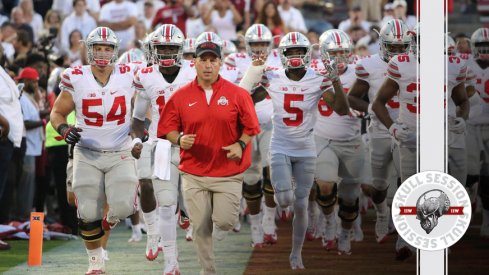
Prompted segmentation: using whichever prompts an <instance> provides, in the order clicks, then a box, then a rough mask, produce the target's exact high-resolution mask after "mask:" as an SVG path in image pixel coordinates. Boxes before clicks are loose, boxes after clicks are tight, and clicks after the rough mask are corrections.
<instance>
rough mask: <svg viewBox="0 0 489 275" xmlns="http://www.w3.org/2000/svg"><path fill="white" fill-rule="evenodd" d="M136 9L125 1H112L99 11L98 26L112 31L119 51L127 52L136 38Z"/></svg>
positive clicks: (132, 4)
mask: <svg viewBox="0 0 489 275" xmlns="http://www.w3.org/2000/svg"><path fill="white" fill-rule="evenodd" d="M137 15H138V13H137V7H136V5H135V4H134V3H132V2H129V1H127V0H114V1H112V2H110V3H108V4H106V5H104V6H103V7H102V9H100V22H99V25H101V26H105V27H108V28H110V29H112V30H113V31H114V32H115V34H116V35H117V38H118V39H119V40H120V41H121V42H120V49H119V50H120V51H121V52H124V51H125V50H127V49H128V48H129V47H130V45H131V43H132V42H133V41H134V38H135V37H136V33H135V31H134V25H135V24H136V22H137Z"/></svg>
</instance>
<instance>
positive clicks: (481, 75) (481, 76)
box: [467, 58, 489, 125]
mask: <svg viewBox="0 0 489 275" xmlns="http://www.w3.org/2000/svg"><path fill="white" fill-rule="evenodd" d="M467 67H468V68H470V70H471V71H472V72H473V74H474V75H475V77H474V80H473V81H472V83H473V86H474V88H475V90H476V91H477V93H478V94H479V95H480V97H481V99H482V102H481V103H482V104H481V105H482V106H480V109H481V112H482V113H481V114H479V115H477V116H474V117H469V120H468V122H469V123H471V124H475V125H478V124H489V67H487V68H485V69H483V68H481V67H480V66H479V64H477V62H476V60H475V59H474V58H469V59H468V60H467ZM471 107H472V106H471Z"/></svg>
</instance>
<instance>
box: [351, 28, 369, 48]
mask: <svg viewBox="0 0 489 275" xmlns="http://www.w3.org/2000/svg"><path fill="white" fill-rule="evenodd" d="M346 33H347V34H348V35H349V36H350V38H351V42H352V43H353V45H354V46H356V45H357V42H358V40H360V39H361V38H362V37H364V36H365V35H366V34H367V32H366V31H365V30H364V29H363V28H362V27H360V26H352V27H350V29H348V30H347V31H346Z"/></svg>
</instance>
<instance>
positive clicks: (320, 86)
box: [261, 68, 333, 157]
mask: <svg viewBox="0 0 489 275" xmlns="http://www.w3.org/2000/svg"><path fill="white" fill-rule="evenodd" d="M261 84H262V85H263V87H265V88H266V89H267V91H268V95H270V97H271V98H272V103H273V131H272V139H271V143H270V152H271V154H276V153H280V154H285V155H287V156H292V157H316V145H315V143H314V136H313V128H314V124H315V122H316V113H317V104H318V102H319V99H320V98H321V96H322V94H323V93H324V92H325V91H326V90H328V89H330V90H333V87H332V83H331V81H329V80H328V79H326V78H324V76H322V75H319V74H318V73H316V72H315V71H314V70H313V69H311V68H308V69H307V71H306V74H305V75H304V77H303V78H302V79H301V80H299V81H293V80H290V79H289V78H288V77H287V76H286V74H285V69H280V70H271V71H267V72H265V73H264V74H263V78H262V83H261Z"/></svg>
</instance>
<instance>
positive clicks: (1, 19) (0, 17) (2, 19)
mask: <svg viewBox="0 0 489 275" xmlns="http://www.w3.org/2000/svg"><path fill="white" fill-rule="evenodd" d="M8 21H9V18H8V17H7V16H6V15H3V14H1V13H0V25H3V23H5V22H8Z"/></svg>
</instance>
